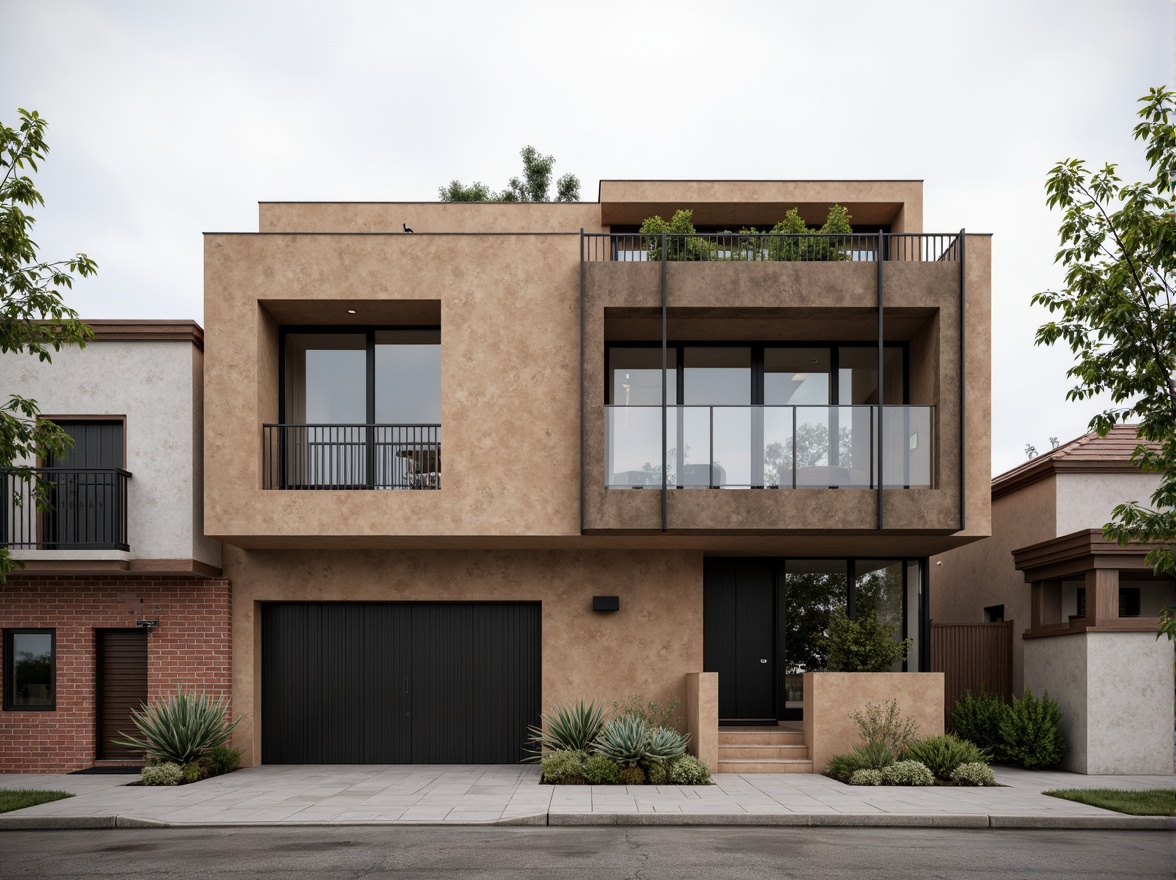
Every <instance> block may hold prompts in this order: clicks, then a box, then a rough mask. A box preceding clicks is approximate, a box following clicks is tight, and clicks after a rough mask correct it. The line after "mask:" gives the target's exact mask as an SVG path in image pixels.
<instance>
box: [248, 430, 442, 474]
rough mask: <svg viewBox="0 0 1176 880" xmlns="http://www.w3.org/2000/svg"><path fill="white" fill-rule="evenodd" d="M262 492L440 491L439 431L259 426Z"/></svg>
mask: <svg viewBox="0 0 1176 880" xmlns="http://www.w3.org/2000/svg"><path fill="white" fill-rule="evenodd" d="M262 442H263V446H264V449H263V461H262V466H263V469H264V478H263V481H262V485H263V487H264V488H266V489H440V488H441V426H440V425H263V426H262Z"/></svg>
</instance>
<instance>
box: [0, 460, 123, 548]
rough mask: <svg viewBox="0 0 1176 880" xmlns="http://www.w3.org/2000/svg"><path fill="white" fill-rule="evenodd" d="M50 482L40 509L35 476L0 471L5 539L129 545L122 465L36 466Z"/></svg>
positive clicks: (0, 531)
mask: <svg viewBox="0 0 1176 880" xmlns="http://www.w3.org/2000/svg"><path fill="white" fill-rule="evenodd" d="M31 472H32V474H34V475H36V476H39V477H40V478H41V479H42V480H43V481H45V482H47V483H48V484H49V485H48V492H47V495H46V499H45V501H46V503H45V505H44V506H43V507H42V509H40V510H38V509H37V499H36V493H35V491H34V482H33V478H32V477H30V476H28V475H27V472H26V473H18V472H4V473H2V474H0V487H2V489H3V496H2V497H0V543H3V544H6V545H8V546H9V547H21V548H33V549H38V550H129V549H130V546H129V545H128V543H127V481H128V480H129V479H130V477H131V475H130V474H129V473H128V472H127V471H124V470H122V469H121V468H32V469H31Z"/></svg>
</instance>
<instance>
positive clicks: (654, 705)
mask: <svg viewBox="0 0 1176 880" xmlns="http://www.w3.org/2000/svg"><path fill="white" fill-rule="evenodd" d="M680 703H681V700H679V699H678V698H677V697H671V698H670V701H669V702H668V703H666V704H665V705H664V706H663V705H662V704H661V703H659V702H657V700H647V699H645V697H644V696H642V695H641V694H633V695H632V696H631V697H629V699H627V700H626V701H625V702H623V703H622V702H620V701H619V700H618V701H616V702H614V703H613V704H612V715H613V717H614V718H620V717H621V716H624V715H627V716H629V717H631V718H640V719H641V720H642V721H644V722H645V726H646V727H648V728H650V729H651V730H652V729H653V728H655V727H669V728H672V729H677V728H678V727H679V726H680V722H681V719H680V718H678V717H677V716H676V715H675V714H674V713H675V712H677V711H678V705H679V704H680Z"/></svg>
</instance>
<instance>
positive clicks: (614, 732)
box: [592, 715, 649, 785]
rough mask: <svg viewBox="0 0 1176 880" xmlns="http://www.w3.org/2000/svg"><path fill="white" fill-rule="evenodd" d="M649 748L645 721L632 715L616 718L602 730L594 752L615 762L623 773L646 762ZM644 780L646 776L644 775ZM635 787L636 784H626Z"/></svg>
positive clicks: (593, 747) (593, 746)
mask: <svg viewBox="0 0 1176 880" xmlns="http://www.w3.org/2000/svg"><path fill="white" fill-rule="evenodd" d="M648 746H649V728H648V727H646V725H645V721H644V720H643V719H641V718H637V717H635V716H632V715H622V716H620V717H619V718H614V719H613V720H612V721H610V722H608V724H606V725H604V727H602V728H601V729H600V733H599V734H597V736H596V741H595V742H594V743H593V745H592V749H593V751H595V752H596V753H597V754H600V755H604V756H605V757H606V758H608V759H609V760H611V761H613V762H614V763H615V764H617V766H619V767H620V768H621V770H622V771H624V770H626V769H629V768H631V767H636V765H637V764H639V763H641V762H642V761H644V760H645V757H646V754H647V750H648ZM643 778H644V774H643ZM626 784H627V785H633V784H635V783H626Z"/></svg>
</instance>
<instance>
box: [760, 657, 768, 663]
mask: <svg viewBox="0 0 1176 880" xmlns="http://www.w3.org/2000/svg"><path fill="white" fill-rule="evenodd" d="M767 662H768V658H767V657H761V658H760V663H767Z"/></svg>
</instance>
